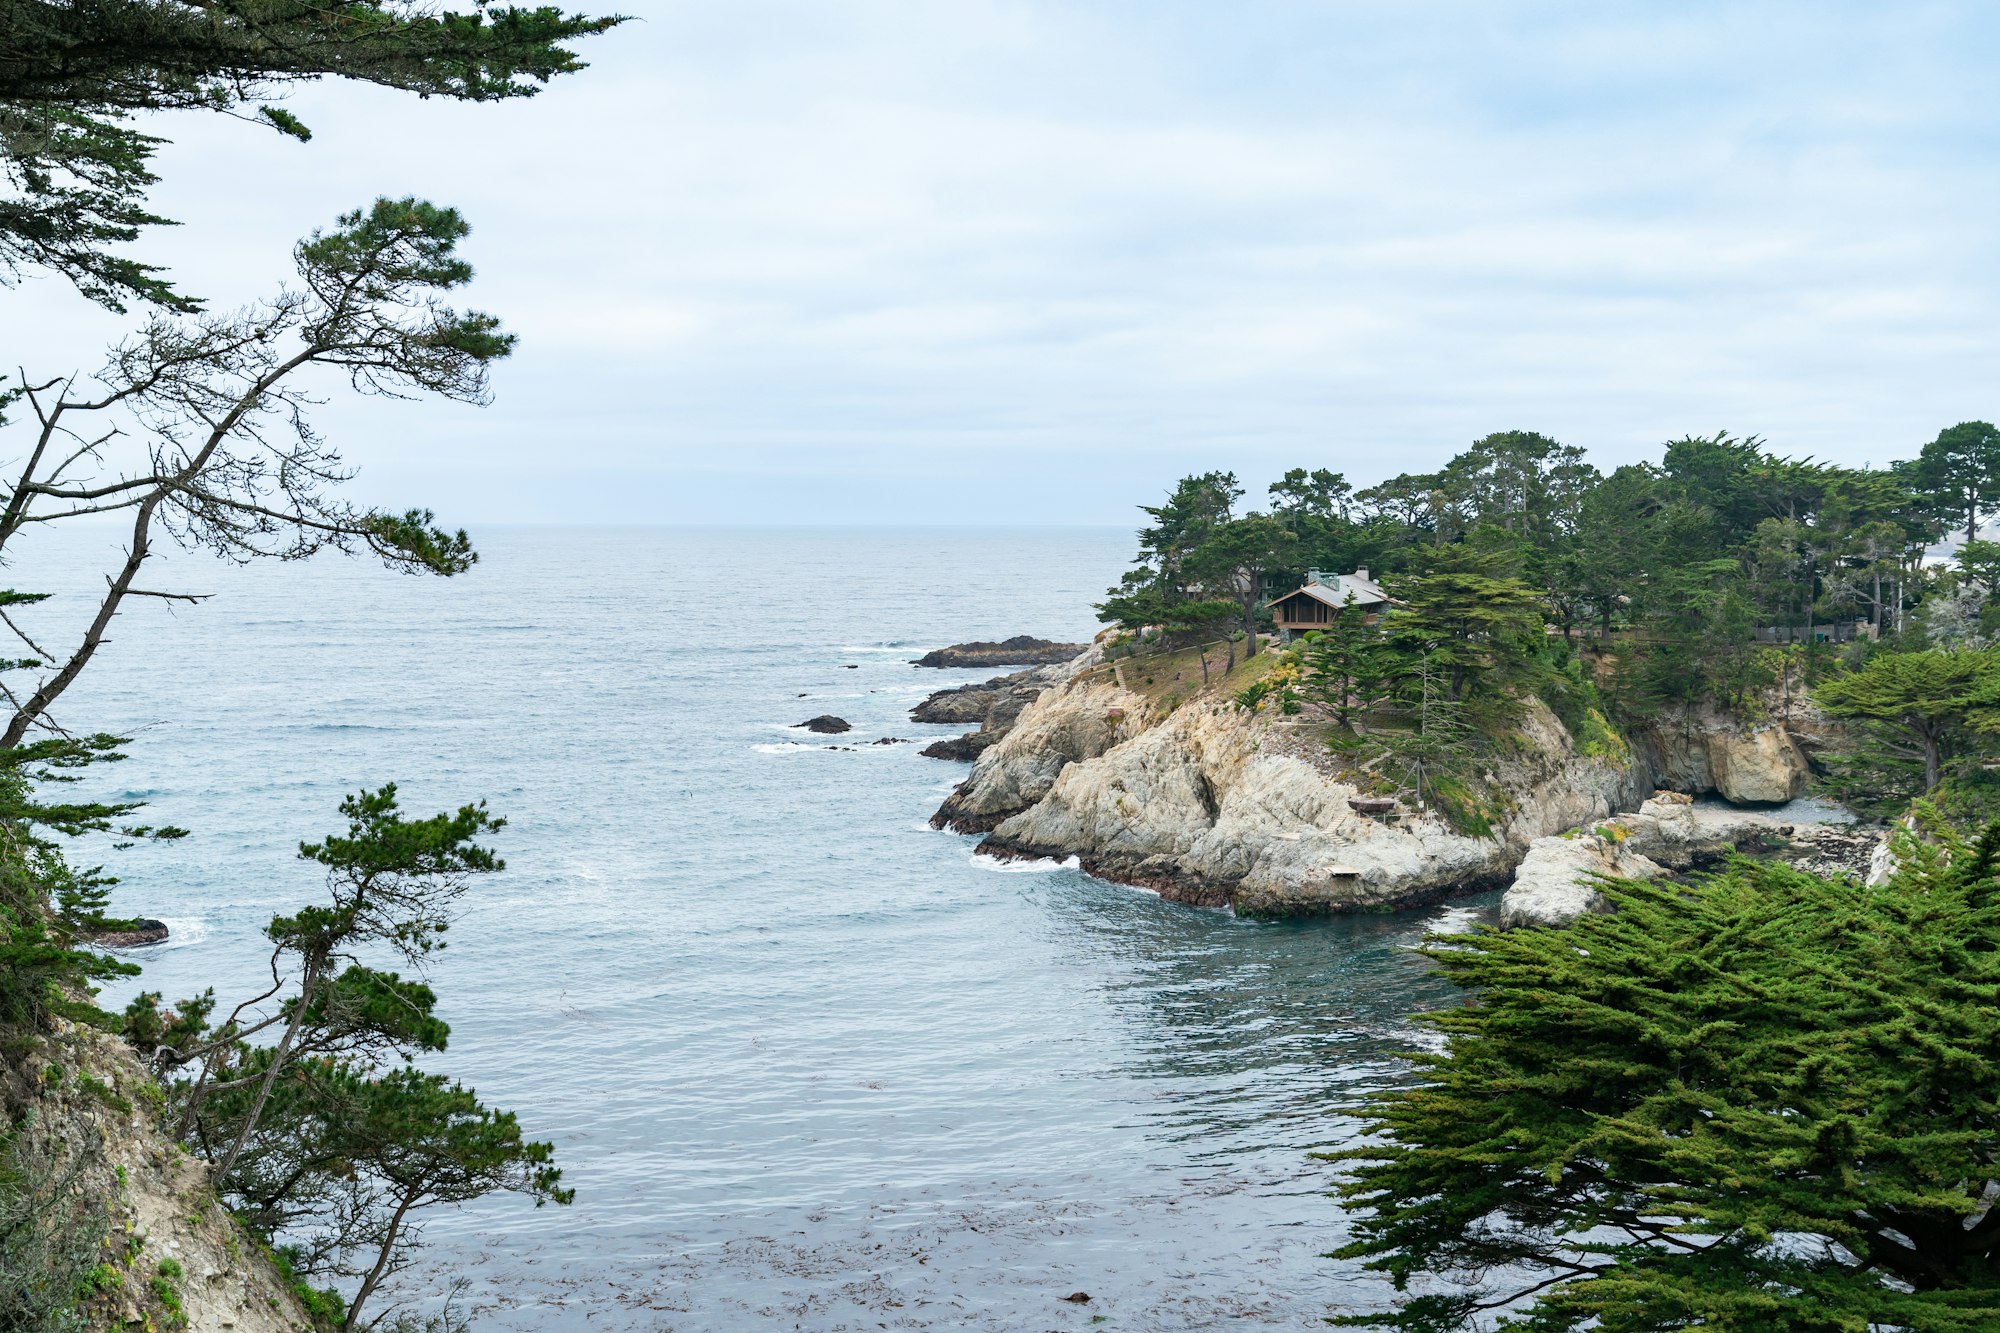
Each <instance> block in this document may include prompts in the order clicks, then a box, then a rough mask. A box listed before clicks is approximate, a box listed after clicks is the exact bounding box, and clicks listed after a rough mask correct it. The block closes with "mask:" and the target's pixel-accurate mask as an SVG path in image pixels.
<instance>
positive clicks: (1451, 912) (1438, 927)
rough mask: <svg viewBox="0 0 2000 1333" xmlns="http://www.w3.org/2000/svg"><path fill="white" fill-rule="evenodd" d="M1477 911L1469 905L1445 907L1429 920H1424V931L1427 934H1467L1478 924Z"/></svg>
mask: <svg viewBox="0 0 2000 1333" xmlns="http://www.w3.org/2000/svg"><path fill="white" fill-rule="evenodd" d="M1479 921H1480V916H1479V912H1478V910H1477V909H1475V908H1471V907H1447V908H1445V909H1444V910H1443V911H1442V912H1439V913H1438V914H1437V915H1436V916H1434V917H1432V918H1431V919H1430V920H1428V921H1426V922H1424V933H1426V934H1429V935H1469V934H1471V933H1472V928H1473V927H1474V926H1476V925H1478V924H1479Z"/></svg>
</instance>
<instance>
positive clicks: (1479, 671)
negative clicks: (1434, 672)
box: [1384, 547, 1542, 703]
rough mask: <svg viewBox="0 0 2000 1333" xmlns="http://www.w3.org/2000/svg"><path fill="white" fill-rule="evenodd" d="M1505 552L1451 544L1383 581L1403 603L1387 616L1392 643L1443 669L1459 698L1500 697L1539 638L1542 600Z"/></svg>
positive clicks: (1493, 699)
mask: <svg viewBox="0 0 2000 1333" xmlns="http://www.w3.org/2000/svg"><path fill="white" fill-rule="evenodd" d="M1509 570H1510V565H1509V561H1508V559H1507V557H1506V556H1505V555H1504V554H1498V553H1486V552H1481V551H1476V550H1473V549H1471V548H1469V547H1447V548H1444V549H1442V550H1440V551H1438V552H1436V553H1434V554H1431V555H1428V556H1426V557H1425V558H1424V559H1423V560H1422V563H1421V566H1420V568H1419V571H1418V572H1416V573H1413V574H1409V575H1404V576H1401V577H1398V578H1393V579H1391V580H1390V581H1389V582H1388V583H1387V584H1386V585H1385V586H1386V587H1387V588H1388V590H1389V592H1390V593H1391V594H1392V595H1393V596H1395V597H1396V598H1397V599H1398V600H1399V601H1400V602H1401V603H1402V604H1401V605H1400V606H1398V607H1397V608H1396V609H1395V610H1394V611H1393V613H1392V614H1390V615H1389V616H1387V617H1385V618H1384V632H1385V637H1386V638H1387V641H1388V642H1389V644H1390V645H1391V646H1393V647H1394V648H1396V649H1398V650H1400V651H1401V652H1402V653H1403V654H1404V655H1405V657H1406V658H1407V659H1411V660H1414V659H1417V658H1422V659H1424V660H1426V661H1428V662H1429V663H1431V665H1433V666H1434V667H1437V668H1439V669H1441V670H1442V671H1443V672H1444V673H1445V674H1446V676H1447V677H1448V679H1449V681H1450V689H1451V696H1452V697H1453V698H1454V699H1460V700H1467V699H1478V700H1480V701H1483V702H1487V703H1498V702H1500V701H1501V700H1503V699H1504V698H1505V697H1506V696H1507V693H1508V690H1509V687H1510V686H1512V685H1513V684H1515V683H1516V682H1517V681H1518V679H1519V675H1520V668H1521V666H1522V664H1523V663H1524V662H1525V660H1526V659H1527V658H1528V657H1530V656H1531V655H1532V654H1533V653H1534V652H1535V651H1536V650H1537V649H1538V648H1539V647H1540V640H1541V637H1542V615H1541V608H1542V599H1541V597H1540V595H1539V594H1538V593H1536V591H1535V590H1534V589H1533V588H1532V587H1530V586H1529V585H1528V584H1527V583H1525V582H1524V581H1522V580H1521V579H1519V578H1517V577H1514V575H1513V574H1512V573H1511V572H1509Z"/></svg>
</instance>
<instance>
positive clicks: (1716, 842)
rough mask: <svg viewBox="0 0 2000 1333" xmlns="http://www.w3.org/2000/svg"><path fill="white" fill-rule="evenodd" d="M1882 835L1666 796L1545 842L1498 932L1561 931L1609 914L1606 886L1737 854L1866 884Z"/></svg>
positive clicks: (1506, 906)
mask: <svg viewBox="0 0 2000 1333" xmlns="http://www.w3.org/2000/svg"><path fill="white" fill-rule="evenodd" d="M1883 843H1884V839H1883V835H1882V834H1880V833H1879V832H1877V831H1875V830H1872V829H1863V828H1857V827H1855V826H1853V825H1842V824H1797V823H1791V822H1788V821H1785V820H1783V819H1780V818H1777V817H1775V816H1773V815H1769V814H1764V813H1761V812H1759V811H1755V810H1728V809H1719V808H1717V807H1714V806H1698V805H1695V804H1694V802H1693V801H1692V800H1690V799H1689V798H1688V797H1687V796H1686V795H1684V794H1682V793H1680V792H1659V793H1656V794H1655V795H1654V797H1653V799H1651V800H1649V801H1647V802H1646V803H1645V804H1644V805H1642V806H1640V807H1639V809H1638V810H1637V811H1636V812H1635V813H1632V814H1629V815H1619V816H1617V817H1616V818H1614V819H1607V820H1605V821H1603V822H1602V823H1600V824H1597V825H1594V826H1592V827H1589V828H1585V829H1576V830H1573V831H1571V832H1569V833H1565V834H1562V835H1560V836H1558V837H1553V838H1537V839H1536V840H1535V841H1534V842H1533V843H1531V844H1530V845H1529V847H1528V854H1527V856H1525V857H1523V858H1522V860H1521V865H1520V868H1519V869H1518V870H1516V871H1515V872H1514V882H1513V884H1512V885H1510V886H1509V887H1508V889H1507V892H1506V893H1505V894H1504V895H1502V896H1501V899H1500V924H1501V926H1502V927H1503V928H1510V927H1514V926H1559V925H1563V924H1564V923H1566V922H1570V921H1574V920H1575V919H1576V918H1577V917H1580V916H1582V915H1584V914H1585V913H1587V912H1603V911H1608V910H1609V904H1608V903H1607V902H1606V901H1605V899H1604V895H1603V894H1602V893H1600V892H1599V891H1598V888H1597V884H1596V881H1597V880H1598V879H1600V878H1607V877H1608V878H1615V879H1653V878H1655V877H1657V876H1659V875H1662V874H1665V873H1667V872H1669V871H1675V872H1678V871H1685V870H1689V869H1692V868H1694V867H1697V866H1700V865H1703V864H1706V863H1709V862H1713V861H1716V860H1718V859H1720V858H1721V857H1722V856H1723V855H1724V854H1726V853H1728V852H1730V851H1732V850H1749V849H1751V848H1753V847H1756V848H1758V849H1759V850H1760V851H1763V852H1766V853H1769V854H1775V855H1777V856H1779V857H1781V858H1782V859H1784V860H1786V861H1788V862H1790V863H1791V864H1792V865H1795V866H1797V867H1798V868H1799V869H1801V870H1806V871H1810V872H1811V873H1813V874H1816V875H1849V876H1852V877H1854V878H1856V879H1866V878H1867V877H1868V875H1869V872H1870V869H1871V864H1872V861H1873V858H1874V856H1875V853H1876V849H1877V848H1878V847H1879V846H1881V845H1883Z"/></svg>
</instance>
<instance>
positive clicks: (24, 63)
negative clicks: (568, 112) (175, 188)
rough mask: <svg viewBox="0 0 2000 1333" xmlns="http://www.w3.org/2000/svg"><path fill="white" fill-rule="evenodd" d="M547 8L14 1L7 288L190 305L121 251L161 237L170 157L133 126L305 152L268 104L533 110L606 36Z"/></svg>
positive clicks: (6, 66)
mask: <svg viewBox="0 0 2000 1333" xmlns="http://www.w3.org/2000/svg"><path fill="white" fill-rule="evenodd" d="M622 21H623V20H622V19H621V18H618V17H615V16H613V17H604V18H590V17H585V16H583V15H577V14H565V13H563V12H562V11H561V10H560V9H557V8H554V7H549V6H542V7H533V8H526V7H515V6H502V7H496V6H492V5H489V4H484V3H476V4H474V5H473V6H472V7H470V8H467V9H448V8H438V7H437V6H434V5H430V4H425V3H419V2H417V0H351V2H349V3H342V4H329V3H325V0H75V2H73V0H7V3H6V4H4V5H0V171H4V174H5V178H6V182H7V186H8V190H7V195H6V197H5V198H4V199H0V281H4V280H6V279H9V278H12V277H14V276H16V275H18V274H20V273H21V272H22V271H23V270H25V269H45V270H48V271H51V272H55V273H60V274H62V275H63V276H65V277H67V278H68V279H70V280H71V281H72V282H74V283H75V284H76V285H77V287H78V288H79V289H80V290H81V291H82V292H83V293H84V294H85V295H87V296H88V297H90V298H91V299H92V300H95V301H98V302H100V303H102V304H104V305H107V306H110V307H112V308H114V309H122V308H123V307H124V304H125V302H127V301H129V300H131V299H134V298H137V299H140V300H144V301H148V302H153V303H157V304H161V305H167V306H173V307H176V308H179V309H182V310H188V309H192V308H193V307H194V306H195V304H196V303H195V302H194V301H192V300H190V299H189V298H188V297H186V296H184V295H182V294H180V293H178V292H176V291H175V290H174V289H173V287H172V286H171V285H170V284H169V283H168V282H167V280H166V279H165V278H164V277H162V276H161V274H162V270H161V269H160V268H159V267H158V266H156V265H152V264H147V263H144V262H142V261H140V260H138V259H135V258H132V257H130V256H126V255H122V254H119V253H118V252H117V250H116V247H118V246H120V245H122V244H124V243H126V242H129V241H131V240H133V239H135V238H136V237H137V236H138V234H139V231H140V229H141V228H144V227H147V226H153V225H159V224H163V223H166V222H167V221H168V219H166V218H164V217H161V216H159V215H157V214H155V213H154V212H152V211H151V208H150V207H149V205H148V204H147V202H146V197H147V192H148V189H149V188H150V187H151V186H152V185H153V184H154V183H155V181H156V179H157V178H156V177H155V176H154V175H153V173H152V171H151V167H150V163H151V160H152V157H153V154H154V152H155V150H156V149H157V148H158V147H159V146H160V144H161V143H162V142H163V141H162V140H161V139H159V138H158V137H156V136H154V135H151V134H148V133H145V132H144V131H142V130H140V129H137V128H135V126H134V125H133V123H132V122H133V117H134V116H135V115H138V114H142V113H147V112H155V111H167V110H200V111H212V112H219V113H222V114H225V115H235V116H241V117H245V118H252V119H257V120H261V121H262V122H264V123H265V124H266V125H268V126H270V127H272V128H275V129H277V130H278V131H281V132H283V133H285V134H288V135H291V136H293V137H294V138H297V139H301V140H304V139H309V138H310V137H311V132H310V130H309V129H308V128H307V127H306V126H305V125H304V124H302V123H301V122H300V121H299V120H298V119H297V118H296V117H295V116H293V115H292V114H291V113H290V112H288V111H286V110H285V109H284V108H283V107H282V106H280V105H279V104H278V103H279V102H280V101H281V100H282V98H283V96H284V94H285V92H286V90H288V89H289V88H291V87H293V86H295V85H297V84H298V83H300V82H303V81H308V80H314V79H321V78H340V79H352V80H357V81H360V82H365V83H372V84H377V85H380V86H383V87H389V88H397V89H401V90H404V91H408V92H413V93H416V94H417V95H418V96H420V97H449V98H454V99H458V100H463V101H475V102H483V101H493V100H497V99H502V98H513V97H527V96H531V95H533V94H534V93H535V92H537V91H538V90H539V89H540V88H541V87H542V86H543V85H545V84H546V83H548V82H549V80H551V79H553V78H555V77H557V76H558V75H562V74H568V73H573V72H575V71H577V70H580V69H582V68H583V67H584V66H583V62H582V61H580V60H579V59H578V58H577V57H576V54H575V53H574V51H572V50H571V49H570V46H569V44H570V43H573V42H574V41H576V40H577V39H579V38H582V37H587V36H590V35H593V34H596V33H601V32H604V31H605V30H607V29H609V28H611V27H613V26H615V25H616V24H618V23H620V22H622Z"/></svg>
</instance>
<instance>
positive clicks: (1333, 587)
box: [1266, 569, 1389, 643]
mask: <svg viewBox="0 0 2000 1333" xmlns="http://www.w3.org/2000/svg"><path fill="white" fill-rule="evenodd" d="M1388 604H1389V594H1388V593H1386V592H1383V591H1382V588H1381V585H1380V584H1378V583H1376V582H1375V581H1374V580H1373V579H1371V578H1369V577H1368V571H1367V570H1365V569H1357V570H1355V571H1354V572H1353V573H1352V574H1333V573H1327V572H1323V571H1321V570H1317V569H1314V570H1308V571H1307V572H1306V581H1305V586H1304V587H1301V588H1296V589H1294V590H1293V591H1291V592H1288V593H1286V594H1285V595H1284V596H1283V597H1280V598H1278V599H1276V600H1275V601H1272V602H1269V603H1267V604H1266V605H1268V606H1269V607H1270V610H1271V620H1272V622H1273V623H1274V624H1276V625H1277V627H1278V639H1279V641H1280V642H1281V643H1290V642H1291V641H1292V636H1293V635H1295V634H1303V633H1305V632H1306V631H1307V630H1315V629H1325V628H1327V627H1328V626H1329V625H1331V624H1333V623H1334V621H1336V620H1338V619H1340V617H1341V616H1342V615H1343V614H1345V613H1346V611H1347V610H1348V609H1349V608H1352V609H1353V610H1354V611H1355V612H1356V613H1358V614H1359V615H1361V616H1363V617H1364V618H1365V619H1366V620H1367V621H1373V620H1374V619H1375V617H1377V616H1379V615H1381V614H1382V608H1383V607H1385V606H1387V605H1388Z"/></svg>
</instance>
